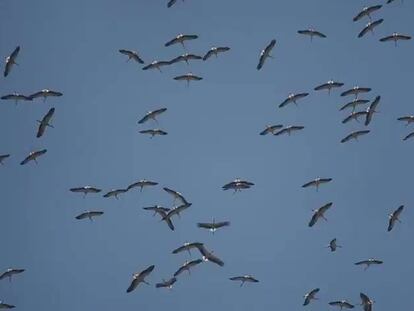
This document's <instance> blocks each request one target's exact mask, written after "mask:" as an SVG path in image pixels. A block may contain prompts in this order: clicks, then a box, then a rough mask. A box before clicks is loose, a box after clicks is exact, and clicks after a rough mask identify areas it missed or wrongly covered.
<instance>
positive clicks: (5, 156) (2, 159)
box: [0, 154, 10, 165]
mask: <svg viewBox="0 0 414 311" xmlns="http://www.w3.org/2000/svg"><path fill="white" fill-rule="evenodd" d="M9 157H10V154H0V165H4V163H3V161H4V160H6V159H7V158H9Z"/></svg>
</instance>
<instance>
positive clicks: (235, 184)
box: [222, 178, 254, 192]
mask: <svg viewBox="0 0 414 311" xmlns="http://www.w3.org/2000/svg"><path fill="white" fill-rule="evenodd" d="M252 186H254V183H252V182H250V181H247V180H242V179H240V178H236V179H235V180H233V181H231V182H229V183H227V184H225V185H224V186H223V187H222V189H223V190H229V189H233V190H234V192H237V191H241V190H242V189H249V188H250V187H252Z"/></svg>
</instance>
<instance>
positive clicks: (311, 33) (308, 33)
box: [298, 28, 326, 41]
mask: <svg viewBox="0 0 414 311" xmlns="http://www.w3.org/2000/svg"><path fill="white" fill-rule="evenodd" d="M298 34H300V35H306V36H309V37H310V40H311V41H312V40H313V37H319V38H326V35H325V34H323V33H322V32H320V31H317V30H315V29H312V28H309V29H305V30H298Z"/></svg>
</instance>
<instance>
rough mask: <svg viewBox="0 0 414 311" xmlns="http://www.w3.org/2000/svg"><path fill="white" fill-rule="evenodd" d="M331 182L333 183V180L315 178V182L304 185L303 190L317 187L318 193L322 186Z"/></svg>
mask: <svg viewBox="0 0 414 311" xmlns="http://www.w3.org/2000/svg"><path fill="white" fill-rule="evenodd" d="M331 181H332V178H321V177H318V178H315V179H314V180H311V181H309V182H307V183H305V184H303V185H302V188H308V187H311V186H312V187H315V188H316V191H318V190H319V186H320V185H321V184H327V183H329V182H331Z"/></svg>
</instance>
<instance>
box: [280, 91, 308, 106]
mask: <svg viewBox="0 0 414 311" xmlns="http://www.w3.org/2000/svg"><path fill="white" fill-rule="evenodd" d="M308 95H309V93H297V94H294V93H291V94H289V96H288V97H287V98H286V99H285V100H284V101H283V102H282V103H281V104H280V105H279V108H282V107H284V106H286V105H287V104H290V103H294V104H295V105H297V104H298V103H297V101H298V100H299V99H302V98H305V97H306V96H308Z"/></svg>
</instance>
